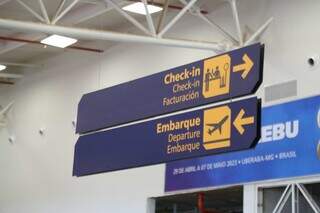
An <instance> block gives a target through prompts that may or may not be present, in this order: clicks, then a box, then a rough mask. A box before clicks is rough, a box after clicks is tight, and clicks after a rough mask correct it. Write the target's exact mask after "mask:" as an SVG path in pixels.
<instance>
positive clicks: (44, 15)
mask: <svg viewBox="0 0 320 213" xmlns="http://www.w3.org/2000/svg"><path fill="white" fill-rule="evenodd" d="M38 2H39V4H40V8H41V12H42V15H43V17H44V18H45V19H46V22H47V24H49V23H50V19H49V16H48V12H47V9H46V7H45V6H44V3H43V1H42V0H38Z"/></svg>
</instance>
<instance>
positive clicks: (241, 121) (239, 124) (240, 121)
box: [233, 109, 254, 135]
mask: <svg viewBox="0 0 320 213" xmlns="http://www.w3.org/2000/svg"><path fill="white" fill-rule="evenodd" d="M244 114H245V111H244V109H241V110H240V112H239V114H238V115H237V117H236V119H235V120H234V121H233V125H234V126H235V127H236V129H237V130H238V132H239V133H240V134H241V135H242V134H243V133H244V128H243V126H244V125H248V124H253V123H254V117H253V116H251V117H246V118H244V117H243V116H244Z"/></svg>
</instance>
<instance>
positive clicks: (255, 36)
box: [244, 17, 273, 45]
mask: <svg viewBox="0 0 320 213" xmlns="http://www.w3.org/2000/svg"><path fill="white" fill-rule="evenodd" d="M272 21H273V17H271V18H269V19H268V20H267V21H266V22H265V23H264V24H263V25H262V26H261V27H260V28H259V29H258V30H257V31H256V32H255V33H254V34H253V35H252V36H251V37H250V38H249V39H248V40H247V41H246V42H245V43H244V45H249V44H251V43H252V42H253V41H254V40H255V39H256V38H257V37H259V36H261V34H262V33H263V32H264V31H265V30H266V29H267V28H268V27H269V25H270V24H271V22H272Z"/></svg>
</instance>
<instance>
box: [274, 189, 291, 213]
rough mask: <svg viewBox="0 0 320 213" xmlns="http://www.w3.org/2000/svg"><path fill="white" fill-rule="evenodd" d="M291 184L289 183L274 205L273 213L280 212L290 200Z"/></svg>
mask: <svg viewBox="0 0 320 213" xmlns="http://www.w3.org/2000/svg"><path fill="white" fill-rule="evenodd" d="M290 192H291V190H290V185H288V186H287V187H286V188H285V190H284V191H283V193H282V195H281V197H280V199H279V201H278V203H277V205H276V206H275V207H274V209H273V211H272V213H278V212H281V211H282V209H283V207H284V205H285V204H286V202H287V201H288V199H289V197H290Z"/></svg>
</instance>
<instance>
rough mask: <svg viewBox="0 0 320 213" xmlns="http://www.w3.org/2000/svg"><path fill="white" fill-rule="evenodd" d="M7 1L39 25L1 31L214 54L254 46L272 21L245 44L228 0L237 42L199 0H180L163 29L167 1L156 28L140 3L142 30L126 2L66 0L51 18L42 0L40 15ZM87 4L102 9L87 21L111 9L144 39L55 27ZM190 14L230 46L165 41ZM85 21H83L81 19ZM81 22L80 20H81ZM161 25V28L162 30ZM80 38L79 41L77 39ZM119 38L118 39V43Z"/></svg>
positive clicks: (13, 25)
mask: <svg viewBox="0 0 320 213" xmlns="http://www.w3.org/2000/svg"><path fill="white" fill-rule="evenodd" d="M10 1H17V2H18V3H19V4H20V5H21V6H22V7H23V8H24V9H25V10H26V11H27V12H29V13H30V14H31V15H33V16H34V17H35V18H36V19H37V20H38V21H40V22H41V23H42V24H36V23H30V22H29V23H28V22H22V21H20V22H19V21H13V20H7V19H0V28H1V27H2V28H8V29H16V30H28V31H31V32H38V33H52V32H54V30H58V29H59V30H58V31H57V33H58V32H59V33H61V34H64V35H73V36H75V37H77V36H78V38H80V37H81V38H86V39H102V40H111V41H123V42H139V43H151V44H157V45H165V46H176V47H185V48H197V49H206V50H213V51H216V52H223V51H226V50H227V49H228V48H230V47H231V48H237V47H241V46H243V45H248V44H251V43H253V42H255V41H256V40H257V39H258V38H259V37H261V35H262V34H263V32H265V30H266V29H267V28H268V26H269V25H270V23H271V22H272V20H273V18H270V19H269V20H268V21H267V22H266V23H265V24H263V25H262V26H261V27H260V28H259V29H258V30H257V31H256V32H255V33H253V34H252V35H251V37H249V38H248V39H247V40H246V41H244V36H243V34H242V30H241V25H240V19H239V14H238V10H237V0H229V3H230V6H231V8H232V15H233V17H234V21H235V26H236V32H237V38H235V37H234V36H232V35H231V34H230V33H229V32H227V31H226V30H225V29H224V28H223V27H222V26H220V25H218V24H217V23H215V22H214V21H212V20H210V19H209V18H208V17H207V16H206V15H205V14H203V13H202V12H201V9H200V8H199V7H198V6H196V3H197V1H198V0H180V2H181V3H182V4H183V5H184V7H183V8H182V9H181V10H180V11H179V12H178V13H177V14H176V16H174V17H173V18H172V19H171V20H169V21H168V23H167V24H166V25H164V23H165V21H164V20H165V18H166V13H167V11H168V4H169V0H166V1H165V3H164V5H163V11H162V13H161V15H160V19H159V22H158V24H157V26H156V25H155V23H154V20H153V19H152V16H151V14H150V13H149V10H148V7H147V5H148V0H141V2H142V3H143V4H144V6H145V10H146V22H147V26H148V27H145V26H144V25H143V24H142V23H140V22H139V21H138V20H137V19H135V18H134V17H133V16H132V15H130V14H129V13H127V12H126V11H124V10H123V9H122V6H123V5H124V4H128V3H129V2H128V1H120V2H119V1H115V0H92V1H90V0H73V1H72V2H71V3H70V4H69V5H67V6H66V0H61V1H60V4H59V7H58V9H57V10H56V12H55V15H54V16H53V17H52V18H50V17H49V15H48V12H47V10H46V7H45V5H44V3H43V0H38V3H39V6H40V9H41V14H39V13H37V12H36V11H35V10H34V9H32V8H31V7H30V6H29V5H28V4H26V1H25V0H2V1H1V0H0V6H1V5H3V4H5V3H8V2H10ZM80 2H81V3H88V4H96V5H99V7H100V8H101V5H103V6H104V7H103V8H102V10H99V11H96V12H95V13H94V14H93V15H92V14H91V15H90V16H89V17H87V19H89V18H93V17H94V16H96V15H100V14H102V13H104V12H107V11H110V10H111V9H113V10H116V11H117V12H118V13H119V14H121V15H122V16H123V17H124V18H125V19H127V20H128V21H129V22H131V23H132V24H133V26H135V27H136V28H137V29H139V30H140V31H142V32H143V33H144V34H145V35H144V36H140V35H133V34H123V33H114V32H109V31H99V32H97V31H95V30H85V29H78V28H72V27H70V28H68V29H67V28H66V27H61V26H56V24H57V23H58V22H59V21H61V20H63V19H64V18H65V16H66V14H68V13H69V12H70V11H71V10H72V9H73V8H74V7H75V6H76V5H77V4H79V3H80ZM187 12H189V13H191V14H193V15H195V16H197V17H199V18H201V19H202V20H204V21H205V22H206V23H207V24H208V25H209V26H211V27H213V28H214V29H215V30H217V31H218V32H219V33H221V35H223V36H224V38H225V39H227V41H228V42H230V43H225V42H205V41H188V40H184V39H170V38H164V36H165V34H166V33H167V32H168V31H169V30H170V29H171V28H172V27H173V26H174V25H175V24H176V23H177V22H178V21H179V20H180V19H181V18H182V17H183V16H184V15H185V14H186V13H187ZM84 19H86V18H84ZM82 20H83V19H82ZM23 23H25V24H26V25H28V26H29V27H30V28H29V29H26V28H25V27H23ZM163 25H164V26H163ZM79 33H80V34H81V36H80V37H79V35H80V34H79ZM119 38H120V39H119Z"/></svg>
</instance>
